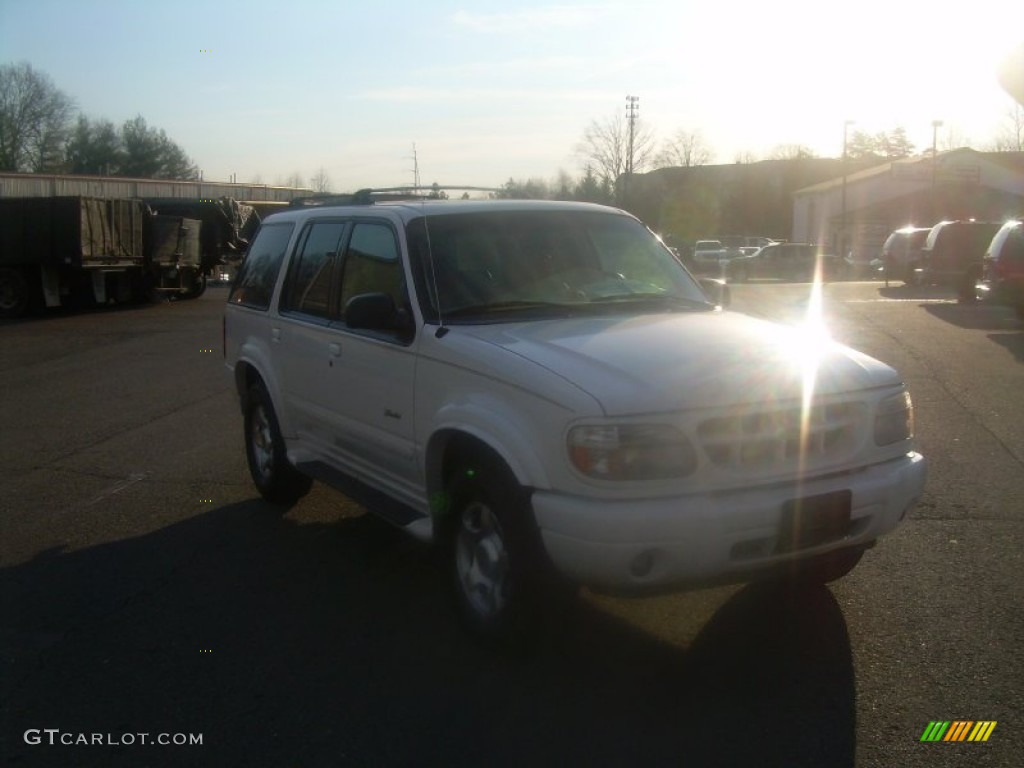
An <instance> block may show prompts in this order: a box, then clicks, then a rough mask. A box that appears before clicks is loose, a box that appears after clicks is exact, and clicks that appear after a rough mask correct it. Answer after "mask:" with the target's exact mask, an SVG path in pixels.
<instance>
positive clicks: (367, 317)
mask: <svg viewBox="0 0 1024 768" xmlns="http://www.w3.org/2000/svg"><path fill="white" fill-rule="evenodd" d="M398 317H399V313H398V309H397V308H396V307H395V300H394V299H392V298H391V296H389V295H388V294H386V293H361V294H359V295H358V296H353V297H352V298H351V299H349V300H348V301H347V302H346V303H345V325H347V326H348V327H349V328H365V329H366V330H370V331H393V330H395V329H396V328H398V324H399V323H398Z"/></svg>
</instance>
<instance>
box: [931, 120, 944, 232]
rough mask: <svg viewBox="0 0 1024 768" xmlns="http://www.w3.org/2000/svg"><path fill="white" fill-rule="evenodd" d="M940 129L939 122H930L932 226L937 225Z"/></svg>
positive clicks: (940, 122) (940, 123) (940, 124)
mask: <svg viewBox="0 0 1024 768" xmlns="http://www.w3.org/2000/svg"><path fill="white" fill-rule="evenodd" d="M941 127H942V121H941V120H932V221H931V223H932V224H936V223H938V220H939V217H938V208H939V205H938V198H937V196H936V184H935V182H936V180H937V173H936V172H937V171H938V166H939V155H938V142H939V128H941Z"/></svg>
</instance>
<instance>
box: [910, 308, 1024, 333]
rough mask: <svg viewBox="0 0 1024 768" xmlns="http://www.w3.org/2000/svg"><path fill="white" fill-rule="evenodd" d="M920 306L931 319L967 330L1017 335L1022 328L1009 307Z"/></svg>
mask: <svg viewBox="0 0 1024 768" xmlns="http://www.w3.org/2000/svg"><path fill="white" fill-rule="evenodd" d="M922 306H923V308H924V310H925V311H926V312H928V314H930V315H932V316H933V317H935V318H937V319H939V320H942V321H943V322H945V323H950V324H951V325H955V326H957V327H959V328H965V329H967V330H974V331H1004V332H1010V333H1013V335H1017V333H1019V331H1020V330H1021V327H1022V326H1021V321H1020V320H1019V319H1017V316H1016V314H1015V313H1014V311H1013V310H1012V309H1010V308H1009V307H998V306H993V305H990V304H924V305H922ZM1014 332H1016V333H1014Z"/></svg>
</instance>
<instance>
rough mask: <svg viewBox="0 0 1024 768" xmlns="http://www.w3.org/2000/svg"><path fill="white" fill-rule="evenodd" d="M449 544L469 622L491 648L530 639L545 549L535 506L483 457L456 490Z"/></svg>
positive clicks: (451, 490)
mask: <svg viewBox="0 0 1024 768" xmlns="http://www.w3.org/2000/svg"><path fill="white" fill-rule="evenodd" d="M448 497H449V499H450V502H451V508H450V510H449V512H450V514H449V517H448V518H447V525H448V534H447V538H448V541H447V545H448V552H449V562H450V566H451V572H452V580H453V582H454V588H455V599H456V603H457V607H458V610H459V613H460V616H461V618H462V619H463V621H464V623H465V624H466V625H467V627H468V628H469V629H470V631H472V632H473V633H474V634H475V635H477V636H478V637H480V638H481V639H483V640H485V641H491V642H498V643H508V642H509V641H514V640H518V639H522V637H523V636H524V635H525V630H526V629H527V628H528V625H529V624H530V622H531V620H532V618H533V617H534V613H535V610H536V607H537V595H536V592H535V587H536V580H535V576H536V573H537V570H533V571H531V566H534V565H536V564H537V555H538V549H539V542H538V541H537V537H536V535H535V533H536V531H535V529H534V528H533V522H532V519H531V518H530V516H529V501H528V499H527V496H526V494H525V493H524V491H523V489H522V488H521V487H520V486H519V484H518V483H517V482H516V481H515V478H514V477H513V476H512V473H511V472H510V471H509V470H508V469H507V468H506V467H505V466H504V465H503V464H502V463H501V462H500V461H498V460H496V459H494V458H491V457H487V456H481V457H479V458H477V459H475V460H471V461H470V460H467V461H464V462H462V463H460V464H459V465H458V467H457V469H456V470H455V471H454V472H453V474H452V476H451V478H450V481H449V484H448Z"/></svg>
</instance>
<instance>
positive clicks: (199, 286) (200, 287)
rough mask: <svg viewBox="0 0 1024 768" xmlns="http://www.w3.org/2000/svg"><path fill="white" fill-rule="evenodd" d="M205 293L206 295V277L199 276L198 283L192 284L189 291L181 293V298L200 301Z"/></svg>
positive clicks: (197, 277)
mask: <svg viewBox="0 0 1024 768" xmlns="http://www.w3.org/2000/svg"><path fill="white" fill-rule="evenodd" d="M204 293H206V275H197V276H196V281H195V282H194V283H193V284H192V287H191V288H189V289H188V290H187V291H182V292H181V298H183V299H198V298H199V297H200V296H202V295H203V294H204Z"/></svg>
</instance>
